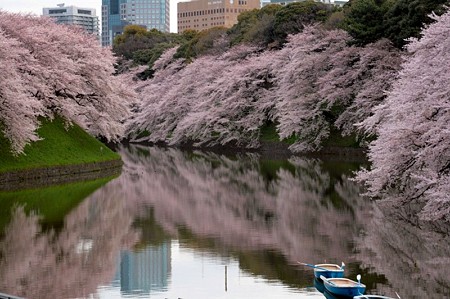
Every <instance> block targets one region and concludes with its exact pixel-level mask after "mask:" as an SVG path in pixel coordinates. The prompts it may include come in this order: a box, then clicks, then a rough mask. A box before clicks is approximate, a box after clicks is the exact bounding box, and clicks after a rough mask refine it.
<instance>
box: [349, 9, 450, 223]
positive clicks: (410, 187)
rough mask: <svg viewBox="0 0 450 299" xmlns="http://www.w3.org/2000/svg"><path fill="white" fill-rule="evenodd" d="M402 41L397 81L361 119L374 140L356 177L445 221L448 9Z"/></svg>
mask: <svg viewBox="0 0 450 299" xmlns="http://www.w3.org/2000/svg"><path fill="white" fill-rule="evenodd" d="M433 18H435V19H436V20H437V22H436V23H433V24H431V25H429V26H428V27H427V28H426V29H424V31H423V37H422V38H421V39H420V40H417V39H413V40H412V42H411V44H409V45H408V48H407V49H408V51H409V53H410V56H409V57H407V58H406V61H405V62H404V64H403V70H402V71H401V72H400V75H399V79H398V80H397V81H396V82H395V83H394V86H393V90H392V91H390V92H389V93H388V97H387V99H386V101H385V102H383V103H382V104H380V105H379V106H378V107H376V109H375V114H374V115H373V116H372V117H370V118H368V119H367V120H365V121H364V122H363V123H362V125H361V126H362V127H363V128H364V129H366V130H371V131H374V132H375V133H376V134H377V136H378V138H377V139H376V140H375V141H373V142H372V143H371V145H370V151H369V158H370V160H371V162H372V168H371V170H366V171H362V172H360V173H359V176H358V178H359V179H360V180H361V181H364V182H366V184H367V186H368V194H369V195H370V196H373V197H378V196H388V197H389V198H395V199H398V200H400V201H401V202H407V203H411V202H418V203H419V206H421V207H422V206H423V209H422V210H421V213H420V216H421V217H422V219H425V220H437V219H442V220H446V221H447V222H448V221H450V216H449V215H450V197H449V194H450V184H449V183H450V139H449V138H448V137H449V125H448V124H449V122H450V103H449V98H450V88H449V86H450V76H449V72H448V69H449V67H450V64H449V58H450V54H449V51H448V48H449V47H450V39H449V37H450V13H446V14H444V15H443V16H441V17H437V16H433Z"/></svg>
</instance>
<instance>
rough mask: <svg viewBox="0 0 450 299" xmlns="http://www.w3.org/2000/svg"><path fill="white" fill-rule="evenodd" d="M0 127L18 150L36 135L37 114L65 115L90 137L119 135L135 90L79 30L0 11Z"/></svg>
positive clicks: (106, 54)
mask: <svg viewBox="0 0 450 299" xmlns="http://www.w3.org/2000/svg"><path fill="white" fill-rule="evenodd" d="M0 39H1V41H2V43H1V44H0V51H1V53H3V54H2V55H1V56H0V61H1V65H2V70H3V69H9V70H8V71H2V73H1V75H0V76H2V83H0V84H1V85H0V86H1V89H0V100H1V102H2V105H1V106H0V122H1V125H2V131H3V133H4V134H5V136H6V137H7V138H8V139H9V140H10V142H11V149H12V151H13V152H14V153H16V154H18V153H21V152H22V151H23V148H24V145H25V144H27V143H29V142H31V141H35V140H37V139H38V136H37V134H36V129H37V128H38V127H39V124H40V122H39V119H38V117H39V116H43V117H47V118H53V117H54V115H56V114H57V115H60V116H62V117H64V119H65V120H66V121H67V124H69V125H70V124H71V123H72V122H76V123H77V124H78V125H80V126H81V127H83V128H84V129H86V130H88V131H89V132H90V133H92V134H94V135H101V136H104V137H105V138H107V139H108V140H117V139H118V137H120V136H122V135H123V129H124V126H123V122H124V120H125V119H126V118H127V117H128V110H129V109H128V107H127V106H128V101H129V100H130V99H132V98H133V96H134V94H133V92H130V91H128V89H127V88H126V87H125V86H123V85H122V84H121V82H120V79H119V78H118V77H114V76H113V75H112V74H113V73H114V68H113V63H114V62H115V58H114V57H113V56H112V53H111V51H110V50H109V49H106V48H102V47H101V46H100V45H99V43H98V41H97V40H96V39H95V38H94V37H93V36H90V35H88V34H85V33H83V32H82V29H80V28H75V27H70V26H64V25H58V24H55V23H54V22H53V21H52V20H51V19H50V18H39V17H35V16H32V15H20V14H10V13H6V12H2V11H0Z"/></svg>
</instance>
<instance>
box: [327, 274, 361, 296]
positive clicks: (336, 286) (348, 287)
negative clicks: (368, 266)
mask: <svg viewBox="0 0 450 299" xmlns="http://www.w3.org/2000/svg"><path fill="white" fill-rule="evenodd" d="M320 278H321V279H322V281H323V284H324V286H325V289H326V290H327V291H328V292H330V293H331V294H333V295H338V296H347V297H355V296H358V295H363V294H364V291H365V290H366V286H365V285H364V284H362V283H361V282H360V280H361V275H359V274H358V276H357V278H358V282H356V281H353V280H351V279H348V278H326V277H324V276H321V277H320Z"/></svg>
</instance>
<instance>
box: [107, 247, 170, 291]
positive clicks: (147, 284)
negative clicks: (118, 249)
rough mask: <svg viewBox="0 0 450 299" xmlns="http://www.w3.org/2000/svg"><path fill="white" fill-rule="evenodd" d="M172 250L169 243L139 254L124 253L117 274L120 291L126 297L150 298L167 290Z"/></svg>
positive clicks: (141, 251) (148, 248) (146, 249)
mask: <svg viewBox="0 0 450 299" xmlns="http://www.w3.org/2000/svg"><path fill="white" fill-rule="evenodd" d="M171 248H172V247H171V242H170V241H168V242H164V243H163V244H160V245H158V246H147V247H146V248H142V249H140V250H139V251H137V252H133V251H123V252H122V253H121V254H120V267H119V268H120V269H119V272H118V273H117V274H116V282H117V281H119V280H120V291H121V292H122V293H123V294H124V295H133V296H136V295H141V296H142V295H146V296H145V297H146V298H148V297H149V296H147V295H148V294H151V293H153V292H161V291H164V290H166V289H167V286H168V285H169V278H170V276H171V272H172V267H171V262H172V251H171V250H172V249H171ZM117 278H119V279H117ZM150 297H152V296H150Z"/></svg>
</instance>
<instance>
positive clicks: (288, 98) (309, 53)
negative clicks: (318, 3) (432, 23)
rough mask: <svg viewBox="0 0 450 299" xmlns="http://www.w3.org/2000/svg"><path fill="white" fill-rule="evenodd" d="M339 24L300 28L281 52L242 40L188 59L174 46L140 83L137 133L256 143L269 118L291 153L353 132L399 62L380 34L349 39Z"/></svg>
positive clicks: (179, 140) (138, 137)
mask: <svg viewBox="0 0 450 299" xmlns="http://www.w3.org/2000/svg"><path fill="white" fill-rule="evenodd" d="M349 39H350V37H349V36H348V35H347V34H346V33H345V32H344V31H342V30H333V31H327V30H323V29H321V28H319V27H307V28H305V29H304V31H303V32H302V33H300V34H297V35H293V36H292V37H290V38H289V41H288V43H287V45H286V47H285V48H284V49H282V50H280V51H262V50H261V49H260V48H256V47H250V46H246V45H240V46H236V47H233V48H231V49H230V50H229V51H227V52H225V53H223V54H220V55H205V56H202V57H199V58H197V59H196V60H194V61H193V62H192V63H190V64H186V63H185V61H184V60H183V59H177V60H175V61H171V60H170V59H171V55H172V54H171V53H174V52H175V51H176V49H172V50H170V51H169V52H167V53H166V54H164V55H163V57H162V58H161V60H160V61H157V63H156V64H155V66H154V71H155V77H154V78H153V79H152V80H148V81H145V82H138V83H137V85H135V88H136V89H137V90H139V93H140V96H141V99H142V104H141V106H140V108H139V111H140V112H139V113H137V115H136V117H135V118H134V119H133V120H132V121H131V122H130V125H129V128H130V136H131V138H132V139H133V140H135V141H144V140H145V141H151V142H161V141H162V142H167V143H169V144H183V143H189V142H194V143H195V144H196V145H209V146H211V145H217V144H237V145H241V146H247V147H258V146H259V140H260V135H261V131H260V130H261V127H262V126H263V125H265V124H266V123H269V122H273V123H276V124H277V131H278V133H279V135H280V137H281V138H282V139H286V138H289V137H292V136H294V137H296V138H297V142H295V143H294V144H293V145H291V149H292V150H293V151H308V150H317V149H319V148H320V147H321V143H322V142H323V141H324V140H325V139H326V138H328V136H329V132H330V130H331V129H332V128H335V127H336V128H338V129H340V130H342V132H343V133H344V134H355V135H360V132H358V131H357V128H356V127H355V126H354V124H355V123H357V122H360V121H362V120H363V119H364V118H365V117H367V116H368V115H370V113H371V110H370V109H371V107H372V106H374V105H376V104H377V103H379V102H380V101H381V100H382V99H383V97H384V95H383V93H380V92H379V89H382V90H384V89H388V88H389V84H390V82H391V81H392V79H393V78H394V77H395V76H396V72H397V69H398V66H399V64H400V56H399V53H398V52H397V51H396V50H394V49H393V48H392V47H391V46H390V45H389V43H388V42H387V41H380V42H378V43H376V44H371V45H368V46H367V47H364V48H358V47H352V46H348V45H347V41H348V40H349Z"/></svg>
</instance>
